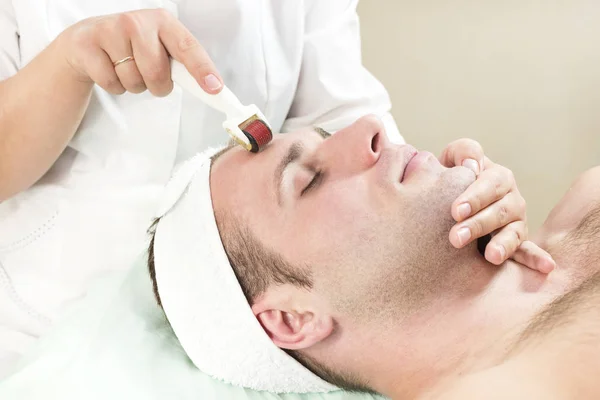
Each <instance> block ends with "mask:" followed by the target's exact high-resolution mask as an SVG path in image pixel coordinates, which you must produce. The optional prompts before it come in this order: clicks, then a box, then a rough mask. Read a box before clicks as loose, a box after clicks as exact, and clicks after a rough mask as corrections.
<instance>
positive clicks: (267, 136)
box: [240, 119, 273, 153]
mask: <svg viewBox="0 0 600 400" xmlns="http://www.w3.org/2000/svg"><path fill="white" fill-rule="evenodd" d="M244 125H245V124H244ZM240 129H241V130H242V132H244V135H246V137H247V138H248V140H249V141H250V143H251V144H252V150H250V151H251V152H253V153H258V152H259V151H260V150H261V149H262V148H263V147H265V146H266V145H267V144H268V143H269V142H270V141H271V140H273V133H272V132H271V129H270V128H269V127H268V126H267V125H266V124H265V123H264V122H262V121H261V120H260V119H255V120H253V121H251V122H250V123H248V124H247V125H245V126H243V127H240Z"/></svg>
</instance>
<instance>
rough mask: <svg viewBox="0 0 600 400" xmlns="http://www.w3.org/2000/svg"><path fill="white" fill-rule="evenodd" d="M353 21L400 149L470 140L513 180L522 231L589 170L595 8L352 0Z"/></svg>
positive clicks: (596, 100) (579, 2)
mask: <svg viewBox="0 0 600 400" xmlns="http://www.w3.org/2000/svg"><path fill="white" fill-rule="evenodd" d="M359 15H360V17H361V28H362V37H363V58H364V62H365V64H366V66H367V67H368V68H369V69H370V70H371V72H373V73H374V74H375V76H377V77H378V78H379V79H380V80H381V81H382V82H383V83H384V84H385V86H386V87H387V89H388V90H389V92H390V95H391V98H392V104H393V114H394V117H395V118H396V121H397V123H398V126H399V128H400V131H401V133H402V134H403V135H404V137H405V138H406V140H407V141H408V142H409V143H411V144H413V145H415V146H416V147H417V148H419V149H426V150H430V151H433V152H434V153H435V154H440V152H441V150H442V148H443V147H444V146H445V145H446V144H447V143H449V142H450V141H451V140H453V139H456V138H460V137H471V138H474V139H476V140H478V141H479V142H480V143H482V145H483V146H484V149H485V151H486V154H487V155H488V156H489V157H490V158H492V159H493V160H494V161H497V162H499V163H501V164H504V165H506V166H507V167H509V168H510V169H512V170H513V172H514V173H515V176H516V178H517V183H518V184H519V187H520V189H521V192H522V193H523V195H524V197H525V199H526V200H527V202H528V215H529V219H530V231H531V232H533V231H534V230H535V229H537V228H538V227H539V226H540V225H541V223H542V222H543V220H544V219H545V217H546V215H547V214H548V212H549V211H550V209H551V208H552V206H553V205H554V204H556V202H557V201H558V200H559V199H560V197H561V196H562V195H563V194H564V193H565V192H566V190H567V189H568V187H569V185H570V183H571V182H572V181H573V179H574V178H575V177H576V176H577V175H578V174H579V173H581V172H582V171H584V170H586V169H587V168H589V167H591V166H594V165H600V2H598V1H597V0H588V1H584V0H563V1H552V0H546V1H544V0H539V1H534V0H502V1H499V0H471V1H468V0H453V1H435V0H413V1H406V0H385V1H384V0H362V2H361V3H360V4H359Z"/></svg>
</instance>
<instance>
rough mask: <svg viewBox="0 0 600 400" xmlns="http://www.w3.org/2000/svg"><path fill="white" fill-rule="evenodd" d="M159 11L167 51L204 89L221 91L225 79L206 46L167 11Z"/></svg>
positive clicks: (161, 34)
mask: <svg viewBox="0 0 600 400" xmlns="http://www.w3.org/2000/svg"><path fill="white" fill-rule="evenodd" d="M158 12H159V19H160V21H161V24H160V27H159V37H160V40H161V42H162V43H163V45H164V46H165V48H166V49H167V52H168V53H169V54H170V55H171V57H173V58H174V59H176V60H177V61H179V62H181V63H182V64H183V65H185V67H186V68H187V70H188V71H189V73H190V74H191V75H192V76H193V77H194V78H195V79H196V81H197V82H198V84H199V85H200V86H201V87H202V89H204V91H206V92H208V93H213V94H216V93H219V92H220V91H221V89H222V88H223V80H222V79H221V77H220V75H219V73H218V72H217V68H216V67H215V65H214V63H213V61H212V60H211V58H210V56H209V55H208V53H207V52H206V50H205V49H204V47H202V45H200V42H198V40H197V39H196V38H195V37H194V36H193V35H192V34H191V33H190V31H188V30H187V29H186V28H185V27H184V26H183V25H182V24H181V22H179V21H178V20H177V19H175V18H174V17H172V16H170V14H168V12H167V11H164V12H162V11H158ZM165 13H166V14H165Z"/></svg>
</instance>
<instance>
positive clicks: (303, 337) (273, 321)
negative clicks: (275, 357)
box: [252, 305, 333, 350]
mask: <svg viewBox="0 0 600 400" xmlns="http://www.w3.org/2000/svg"><path fill="white" fill-rule="evenodd" d="M255 306H257V307H256V308H255V307H252V309H253V311H254V315H255V316H256V318H257V319H258V321H259V322H260V324H261V325H262V327H263V329H264V330H265V332H266V333H267V334H268V335H269V337H270V338H271V340H272V341H273V343H274V344H275V345H276V346H278V347H281V348H282V349H287V350H301V349H306V348H309V347H311V346H314V345H315V344H317V343H319V342H321V341H322V340H324V339H326V338H327V337H328V336H329V335H330V334H331V332H332V331H333V318H332V317H330V316H328V315H317V314H315V313H313V312H302V313H300V312H296V311H289V312H288V311H282V310H277V309H264V308H261V307H260V306H259V305H255ZM261 310H262V311H261Z"/></svg>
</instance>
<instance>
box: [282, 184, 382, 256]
mask: <svg viewBox="0 0 600 400" xmlns="http://www.w3.org/2000/svg"><path fill="white" fill-rule="evenodd" d="M382 214H383V213H382V212H381V204H380V203H379V202H378V201H377V199H375V198H374V197H373V195H372V193H370V192H369V191H368V190H366V186H363V185H359V184H354V185H349V184H348V183H346V184H341V183H340V184H339V185H333V184H332V185H330V186H329V187H327V188H323V190H322V191H319V192H317V193H314V195H313V196H311V197H310V198H307V199H305V200H303V204H302V205H301V206H300V207H299V209H298V212H297V213H296V215H295V217H294V222H293V223H292V224H290V225H292V226H294V227H295V229H294V230H295V232H293V234H294V235H295V237H297V238H299V240H298V243H297V244H298V247H297V253H298V254H300V255H303V256H304V257H305V259H306V261H308V259H310V260H311V261H312V262H315V263H326V264H330V263H335V262H340V261H343V260H342V259H343V258H350V257H354V258H356V257H357V256H358V255H357V254H356V253H357V252H358V251H359V246H360V245H362V244H364V243H368V242H372V241H373V240H374V238H375V237H376V231H377V230H376V227H377V226H378V225H379V226H380V224H379V219H380V217H381V215H382Z"/></svg>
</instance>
